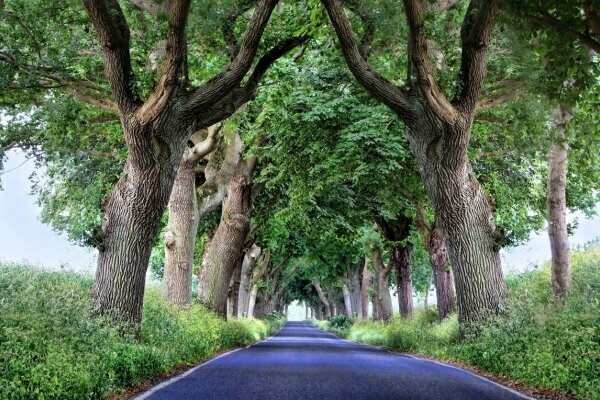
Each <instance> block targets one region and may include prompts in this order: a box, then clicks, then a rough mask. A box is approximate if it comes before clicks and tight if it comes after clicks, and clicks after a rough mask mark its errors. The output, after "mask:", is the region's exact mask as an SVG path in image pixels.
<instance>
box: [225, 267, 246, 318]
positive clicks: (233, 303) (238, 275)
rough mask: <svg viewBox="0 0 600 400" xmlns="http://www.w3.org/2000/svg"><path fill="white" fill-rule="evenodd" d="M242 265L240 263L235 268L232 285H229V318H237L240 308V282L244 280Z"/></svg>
mask: <svg viewBox="0 0 600 400" xmlns="http://www.w3.org/2000/svg"><path fill="white" fill-rule="evenodd" d="M242 264H243V263H240V264H239V265H238V266H236V267H235V270H234V271H233V275H232V276H231V284H230V285H229V300H228V304H229V310H228V313H227V317H237V310H238V307H239V299H240V297H239V293H240V281H241V279H242Z"/></svg>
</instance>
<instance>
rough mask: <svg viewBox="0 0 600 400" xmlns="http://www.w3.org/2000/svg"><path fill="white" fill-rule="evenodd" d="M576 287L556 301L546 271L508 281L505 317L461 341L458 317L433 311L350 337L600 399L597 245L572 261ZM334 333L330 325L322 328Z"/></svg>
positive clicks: (353, 331)
mask: <svg viewBox="0 0 600 400" xmlns="http://www.w3.org/2000/svg"><path fill="white" fill-rule="evenodd" d="M572 268H573V286H572V289H571V290H570V292H569V294H568V296H567V298H566V299H565V301H564V303H563V304H558V305H557V304H555V303H554V302H553V300H552V293H551V289H550V266H549V265H545V266H543V267H542V268H541V269H540V270H538V271H530V272H526V273H523V274H520V275H516V276H509V277H508V279H507V283H508V286H509V290H510V303H509V307H508V310H507V312H506V313H505V314H504V315H502V316H499V317H496V318H494V319H492V320H491V321H489V322H488V323H486V325H484V326H481V327H480V330H479V332H478V334H477V336H468V337H465V338H463V339H460V338H459V329H458V319H457V317H456V316H455V315H454V316H451V317H449V318H447V319H446V320H444V321H442V322H437V316H436V313H435V310H432V309H431V310H421V311H418V312H417V313H415V315H414V316H413V317H412V318H410V319H401V318H398V317H396V318H393V319H392V320H391V321H389V322H388V323H385V324H383V323H379V322H373V321H356V322H355V323H354V324H353V325H352V326H351V327H350V329H349V333H348V338H349V339H350V340H354V341H358V342H363V343H369V344H373V345H381V346H385V347H387V348H390V349H394V350H398V351H405V352H412V353H419V354H424V355H430V356H434V357H439V358H442V359H447V360H455V361H462V362H465V363H468V364H471V365H474V366H477V367H479V368H482V369H484V370H486V371H489V372H491V373H495V374H500V375H504V376H507V377H510V378H513V379H515V380H518V381H521V382H524V383H528V384H531V385H535V386H540V387H546V388H553V389H558V390H562V391H565V392H568V393H573V394H576V395H579V396H582V397H587V398H591V399H594V400H599V399H600V247H592V248H588V249H587V250H585V251H577V252H574V253H573V256H572ZM322 326H323V327H324V328H326V329H333V328H332V326H331V324H330V323H326V324H322Z"/></svg>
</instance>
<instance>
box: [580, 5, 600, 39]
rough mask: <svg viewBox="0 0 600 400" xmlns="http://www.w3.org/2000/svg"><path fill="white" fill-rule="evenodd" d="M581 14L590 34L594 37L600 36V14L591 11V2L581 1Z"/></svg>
mask: <svg viewBox="0 0 600 400" xmlns="http://www.w3.org/2000/svg"><path fill="white" fill-rule="evenodd" d="M583 12H584V14H585V18H586V19H587V21H588V24H589V25H590V29H591V30H592V32H593V33H594V34H595V35H600V14H598V13H597V12H595V11H594V10H592V1H591V0H584V1H583Z"/></svg>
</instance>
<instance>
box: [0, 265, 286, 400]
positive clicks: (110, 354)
mask: <svg viewBox="0 0 600 400" xmlns="http://www.w3.org/2000/svg"><path fill="white" fill-rule="evenodd" d="M91 283H92V280H91V277H89V276H86V275H79V274H75V273H70V272H48V271H42V270H39V269H35V268H31V267H26V266H20V265H13V264H0V399H5V400H12V399H64V400H67V399H102V398H105V397H106V396H108V395H110V394H113V393H118V392H120V391H121V390H123V389H124V388H127V387H129V386H132V385H136V384H139V383H141V382H143V381H144V380H146V379H148V378H150V377H152V376H156V375H159V374H163V373H165V372H168V371H170V370H172V369H173V368H175V367H177V366H180V365H185V364H195V363H198V362H200V361H201V360H204V359H206V358H209V357H210V356H212V355H213V354H215V353H216V352H218V351H220V350H223V349H227V348H233V347H238V346H245V345H248V344H250V343H253V342H255V341H257V340H260V339H263V338H265V337H267V336H269V335H270V334H272V333H274V332H275V331H277V330H278V329H279V327H280V326H281V323H282V321H280V320H278V319H276V318H269V319H267V320H231V321H228V322H224V321H223V320H221V319H219V318H217V317H216V316H215V315H214V314H212V313H210V312H208V311H207V310H206V309H204V308H203V307H202V306H200V305H193V306H192V307H190V309H189V310H177V309H174V308H172V307H170V306H169V305H167V304H166V303H165V302H164V301H163V300H162V298H161V296H160V289H159V288H158V287H149V288H148V289H147V291H146V295H145V301H144V314H143V315H144V318H143V321H142V325H141V335H140V338H139V340H134V339H133V338H124V337H122V336H119V335H118V333H117V330H116V329H115V328H114V327H112V326H111V325H110V324H108V323H107V322H106V321H104V320H102V319H100V318H97V317H93V316H92V315H91V313H90V311H91V304H90V300H89V294H90V288H91Z"/></svg>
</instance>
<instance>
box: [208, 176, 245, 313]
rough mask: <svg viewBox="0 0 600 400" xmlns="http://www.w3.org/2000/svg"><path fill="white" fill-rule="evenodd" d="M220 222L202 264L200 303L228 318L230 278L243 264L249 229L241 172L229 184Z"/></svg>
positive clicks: (243, 179)
mask: <svg viewBox="0 0 600 400" xmlns="http://www.w3.org/2000/svg"><path fill="white" fill-rule="evenodd" d="M228 193H229V195H228V197H227V198H226V200H225V201H224V204H223V210H222V214H221V222H220V223H219V227H218V228H217V231H216V232H215V235H214V236H213V238H212V240H211V241H210V244H209V245H208V248H207V250H206V253H205V254H204V257H203V260H202V270H203V279H202V281H201V282H200V285H201V286H202V290H200V292H201V293H202V298H201V301H202V302H203V303H204V305H205V306H206V307H208V308H209V309H211V310H213V311H215V312H216V313H217V314H219V315H221V316H223V317H226V315H227V293H228V286H229V282H230V279H231V276H232V274H233V272H234V270H235V268H236V267H237V266H239V265H240V264H241V263H242V261H243V256H244V253H243V248H244V243H245V240H246V235H247V234H248V231H249V229H250V212H251V183H250V178H249V177H248V175H247V173H246V171H240V172H239V173H238V174H236V176H234V177H233V178H232V180H231V182H230V184H229V191H228Z"/></svg>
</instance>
